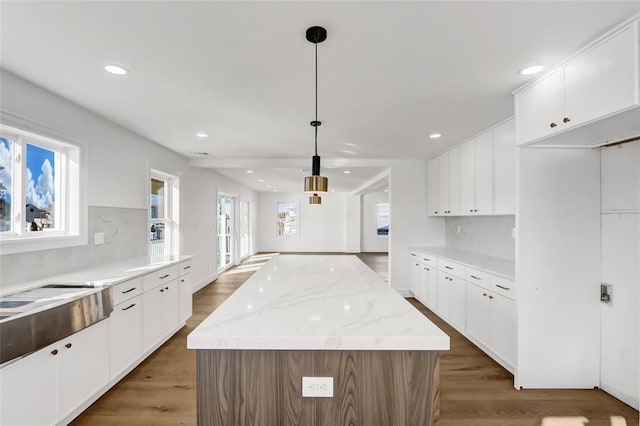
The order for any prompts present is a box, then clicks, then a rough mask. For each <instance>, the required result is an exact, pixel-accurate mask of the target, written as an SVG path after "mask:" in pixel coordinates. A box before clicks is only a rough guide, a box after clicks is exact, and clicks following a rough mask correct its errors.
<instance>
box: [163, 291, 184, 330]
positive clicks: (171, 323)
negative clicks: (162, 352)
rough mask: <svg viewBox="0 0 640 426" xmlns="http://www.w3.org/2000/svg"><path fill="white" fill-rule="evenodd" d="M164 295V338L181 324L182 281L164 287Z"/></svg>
mask: <svg viewBox="0 0 640 426" xmlns="http://www.w3.org/2000/svg"><path fill="white" fill-rule="evenodd" d="M163 290H164V291H163V293H162V337H164V336H166V335H167V334H169V333H170V332H172V331H173V330H175V329H176V327H178V324H179V323H180V281H179V280H173V281H171V282H170V283H167V284H165V285H164V287H163Z"/></svg>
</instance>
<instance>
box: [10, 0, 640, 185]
mask: <svg viewBox="0 0 640 426" xmlns="http://www.w3.org/2000/svg"><path fill="white" fill-rule="evenodd" d="M638 12H640V2H638V1H626V2H613V1H569V2H560V1H544V2H543V1H529V2H527V1H498V2H483V1H472V2H458V1H447V2H445V1H443V2H399V1H393V2H360V1H356V2H268V1H259V2H238V1H234V2H165V1H139V2H96V1H91V2H57V1H47V2H7V1H3V2H2V14H1V24H2V25H1V27H2V29H1V34H0V35H1V48H2V67H4V68H5V69H7V70H9V71H11V72H14V73H16V74H18V75H20V76H22V77H24V78H26V79H28V80H31V81H33V82H35V83H36V84H39V85H41V86H43V87H45V88H47V89H49V90H51V91H53V92H55V93H58V94H60V95H62V96H64V97H66V98H69V99H71V100H73V101H75V102H77V103H78V104H80V105H83V106H85V107H87V108H89V109H91V110H93V111H95V112H97V113H99V114H101V115H104V116H106V117H108V118H110V119H111V120H113V121H115V122H117V123H119V124H121V125H123V126H125V127H127V128H129V129H131V130H133V131H135V132H137V133H139V134H141V135H143V136H145V137H147V138H149V139H151V140H154V141H156V142H158V143H160V144H162V145H165V146H167V147H169V148H171V149H173V150H175V151H176V152H179V153H181V154H184V155H186V156H191V155H190V153H191V152H203V151H206V152H209V153H211V154H212V158H213V159H215V160H216V161H215V162H214V163H211V164H215V165H216V166H217V167H220V166H221V164H223V163H224V161H225V160H228V159H229V160H230V159H235V160H238V159H242V158H252V159H261V161H262V163H261V164H258V163H255V162H254V163H253V166H252V167H253V168H254V169H256V172H259V173H260V174H261V175H262V176H264V177H263V178H265V179H267V178H270V179H273V181H274V183H275V182H276V181H278V182H279V181H280V180H282V184H280V183H276V185H278V186H282V188H278V189H279V190H292V191H297V190H299V188H300V187H301V185H302V184H301V178H300V177H299V176H298V175H300V174H301V173H300V171H299V169H295V168H292V169H291V170H289V171H283V170H280V169H278V168H274V167H273V166H272V163H271V162H272V160H273V159H302V158H304V159H307V160H306V161H308V162H309V163H310V157H311V155H312V150H313V130H312V128H311V127H310V126H309V121H311V120H312V119H313V116H314V109H313V108H314V103H313V45H312V44H311V43H309V42H307V41H306V40H305V38H304V32H305V30H306V28H307V27H309V26H311V25H322V26H325V27H326V28H327V30H328V39H327V41H326V42H324V43H322V44H321V45H319V49H318V50H319V53H318V54H319V119H320V120H321V121H322V122H323V125H322V126H321V127H320V129H319V154H320V155H321V156H322V158H323V164H324V162H325V160H327V159H336V160H340V161H341V162H342V164H345V165H346V166H350V164H356V163H357V161H354V160H358V159H383V160H384V159H391V158H395V159H398V158H425V159H426V158H428V157H430V156H432V155H433V154H434V153H436V152H438V151H440V150H442V149H443V148H444V147H446V146H448V145H451V144H454V143H456V142H459V141H460V140H462V139H465V138H468V137H469V136H472V135H473V134H475V133H477V132H479V131H481V130H483V129H485V128H487V127H489V126H491V125H492V124H495V123H497V122H499V121H501V120H503V119H505V118H507V117H508V116H510V115H512V113H513V106H512V96H511V92H512V91H513V90H514V89H516V88H517V87H518V86H520V85H522V84H523V83H525V82H526V81H528V80H527V78H525V77H522V76H520V75H518V74H517V71H518V70H519V69H521V68H522V67H524V66H526V65H529V64H533V63H541V64H543V65H546V66H547V67H550V66H553V65H554V64H555V63H557V62H559V61H560V60H562V59H563V58H564V57H566V56H568V55H569V54H571V53H572V52H574V51H575V50H576V49H578V48H580V47H581V46H583V45H584V44H586V43H588V42H589V41H591V40H592V39H594V38H596V37H597V36H599V35H600V34H602V33H603V32H605V31H607V30H608V29H610V28H611V27H613V26H615V25H617V24H618V23H620V22H621V21H623V20H625V19H626V18H628V17H630V16H632V15H633V14H635V13H638ZM109 62H113V63H119V64H121V65H123V66H125V67H126V68H128V69H129V70H130V74H129V75H128V76H126V77H125V78H121V77H120V78H118V77H114V76H110V75H108V74H106V73H105V72H104V71H103V69H102V67H103V65H105V64H106V63H109ZM197 131H205V132H207V133H208V134H209V135H210V137H209V138H208V139H206V140H200V139H198V138H197V137H196V136H195V133H196V132H197ZM431 131H439V132H442V133H443V134H444V136H443V137H442V138H441V139H440V140H439V141H437V142H434V141H432V140H430V139H428V138H427V135H428V133H429V132H431ZM199 164H200V165H205V163H203V162H200V163H199ZM211 164H209V165H211ZM234 164H236V166H234V168H235V167H237V169H236V170H234V168H226V169H221V170H220V171H221V172H223V173H225V174H227V175H229V176H231V177H234V178H237V179H238V180H239V181H240V182H243V183H245V184H247V185H249V186H250V187H252V188H254V189H256V190H259V191H265V190H269V189H267V188H265V187H263V186H261V185H260V183H259V182H257V180H256V179H254V176H247V174H246V173H244V169H245V168H246V167H245V166H244V165H242V164H240V163H239V162H238V161H234ZM270 166H271V167H270ZM354 167H355V166H354ZM368 167H369V168H370V165H368ZM258 169H259V170H258ZM383 169H384V167H382V166H380V167H378V168H377V169H375V170H370V169H367V170H366V171H363V173H362V176H365V177H367V178H371V177H373V176H375V175H376V174H378V173H379V172H380V171H382V170H383ZM323 170H324V169H323ZM270 173H272V174H270ZM323 173H324V171H323ZM294 175H295V181H294V182H289V183H288V184H287V181H286V179H289V178H292V179H293V178H294ZM255 176H257V174H256V175H255ZM334 178H335V179H336V183H338V182H339V181H338V177H334ZM350 178H353V179H349V180H348V181H345V182H344V185H343V184H342V183H340V185H339V188H340V190H353V189H355V188H356V187H357V186H359V185H360V184H362V182H363V181H362V180H358V179H355V176H351V177H350ZM330 185H331V181H330ZM343 187H344V188H346V189H343Z"/></svg>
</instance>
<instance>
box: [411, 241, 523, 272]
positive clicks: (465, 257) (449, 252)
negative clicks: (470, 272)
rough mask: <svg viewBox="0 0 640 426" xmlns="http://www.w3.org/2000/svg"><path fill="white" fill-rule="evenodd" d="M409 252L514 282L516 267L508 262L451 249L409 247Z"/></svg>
mask: <svg viewBox="0 0 640 426" xmlns="http://www.w3.org/2000/svg"><path fill="white" fill-rule="evenodd" d="M409 250H413V251H417V252H421V253H424V254H431V255H433V256H436V257H443V258H446V259H449V260H452V261H454V262H458V263H462V264H463V265H466V266H469V267H471V268H474V269H479V270H482V271H485V272H488V273H490V274H493V275H498V276H500V277H503V278H507V279H509V280H515V277H516V265H515V263H514V262H511V261H509V260H505V259H499V258H497V257H490V256H485V255H483V254H478V253H473V252H470V251H464V250H458V249H455V248H451V247H410V248H409Z"/></svg>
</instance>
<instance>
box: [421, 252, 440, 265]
mask: <svg viewBox="0 0 640 426" xmlns="http://www.w3.org/2000/svg"><path fill="white" fill-rule="evenodd" d="M418 262H420V263H422V264H423V265H429V266H433V267H434V268H437V267H438V259H437V258H436V257H435V256H432V255H430V254H424V253H418Z"/></svg>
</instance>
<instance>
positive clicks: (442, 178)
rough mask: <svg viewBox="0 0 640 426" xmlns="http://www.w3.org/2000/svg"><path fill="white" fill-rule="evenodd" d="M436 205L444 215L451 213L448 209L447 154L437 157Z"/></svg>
mask: <svg viewBox="0 0 640 426" xmlns="http://www.w3.org/2000/svg"><path fill="white" fill-rule="evenodd" d="M438 195H439V198H440V202H439V203H438V204H439V206H440V208H441V209H442V212H443V213H444V214H445V215H448V214H450V213H451V210H450V207H449V152H445V153H444V154H440V155H439V156H438Z"/></svg>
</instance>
